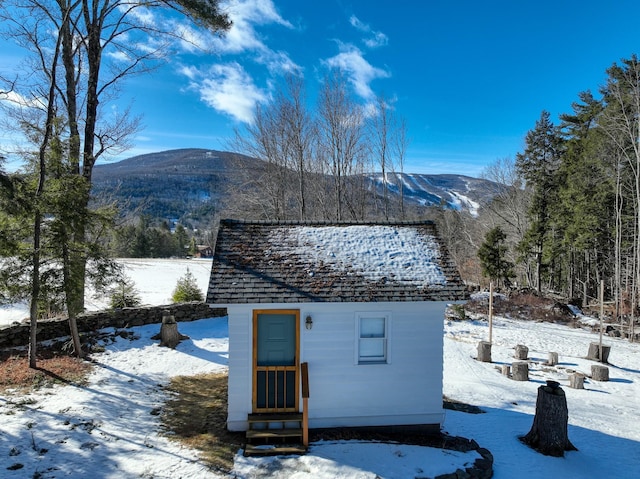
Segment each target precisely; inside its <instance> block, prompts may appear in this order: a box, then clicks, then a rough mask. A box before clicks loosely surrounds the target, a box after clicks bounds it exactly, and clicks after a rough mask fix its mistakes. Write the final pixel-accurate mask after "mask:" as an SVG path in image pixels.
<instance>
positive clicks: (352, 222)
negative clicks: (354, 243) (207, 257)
mask: <svg viewBox="0 0 640 479" xmlns="http://www.w3.org/2000/svg"><path fill="white" fill-rule="evenodd" d="M220 224H228V225H234V224H239V225H265V226H266V225H271V226H425V225H433V224H434V222H433V221H432V220H398V221H390V220H384V221H375V220H368V221H364V220H348V221H345V220H342V221H338V220H247V219H236V218H224V219H221V220H220Z"/></svg>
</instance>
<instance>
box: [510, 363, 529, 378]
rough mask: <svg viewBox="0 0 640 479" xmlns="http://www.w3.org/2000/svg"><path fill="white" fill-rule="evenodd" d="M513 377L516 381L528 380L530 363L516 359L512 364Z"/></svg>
mask: <svg viewBox="0 0 640 479" xmlns="http://www.w3.org/2000/svg"><path fill="white" fill-rule="evenodd" d="M511 377H512V378H513V380H514V381H528V380H529V363H527V362H526V361H515V362H514V363H513V364H511Z"/></svg>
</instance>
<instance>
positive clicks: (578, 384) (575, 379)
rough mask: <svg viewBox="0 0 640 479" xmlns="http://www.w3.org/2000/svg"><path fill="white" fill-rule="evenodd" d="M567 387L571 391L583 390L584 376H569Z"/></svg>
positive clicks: (575, 374)
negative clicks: (571, 389)
mask: <svg viewBox="0 0 640 479" xmlns="http://www.w3.org/2000/svg"><path fill="white" fill-rule="evenodd" d="M569 387H570V388H573V389H584V375H582V374H580V373H574V374H572V375H571V376H569Z"/></svg>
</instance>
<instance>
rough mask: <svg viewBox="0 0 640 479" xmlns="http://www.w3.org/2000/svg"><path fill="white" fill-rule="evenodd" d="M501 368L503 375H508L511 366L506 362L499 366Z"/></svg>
mask: <svg viewBox="0 0 640 479" xmlns="http://www.w3.org/2000/svg"><path fill="white" fill-rule="evenodd" d="M501 370H502V375H503V376H506V377H509V376H510V375H511V366H509V365H508V364H503V365H502V366H501Z"/></svg>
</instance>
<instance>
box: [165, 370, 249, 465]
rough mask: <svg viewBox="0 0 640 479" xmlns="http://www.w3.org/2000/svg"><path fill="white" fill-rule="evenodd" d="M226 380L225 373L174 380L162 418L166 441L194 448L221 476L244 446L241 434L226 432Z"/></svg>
mask: <svg viewBox="0 0 640 479" xmlns="http://www.w3.org/2000/svg"><path fill="white" fill-rule="evenodd" d="M227 378H228V376H227V374H226V373H216V374H200V375H197V376H179V377H175V378H173V379H172V380H171V383H170V384H169V385H168V386H167V387H166V390H167V391H169V392H170V393H171V398H170V399H169V400H168V401H167V403H166V405H165V407H164V410H163V412H162V415H161V420H162V424H163V427H164V429H165V433H166V435H167V436H168V437H169V438H172V439H176V440H179V441H180V442H182V443H183V444H185V445H187V446H189V447H192V448H194V449H197V450H198V451H200V453H201V454H200V455H201V458H202V460H203V461H204V462H206V463H207V464H208V465H209V467H211V469H213V470H215V471H221V472H224V473H229V472H230V471H231V469H232V468H233V458H234V456H235V454H236V452H238V450H239V449H241V448H242V447H244V434H242V433H234V432H230V431H228V430H227V390H228V389H227Z"/></svg>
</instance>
